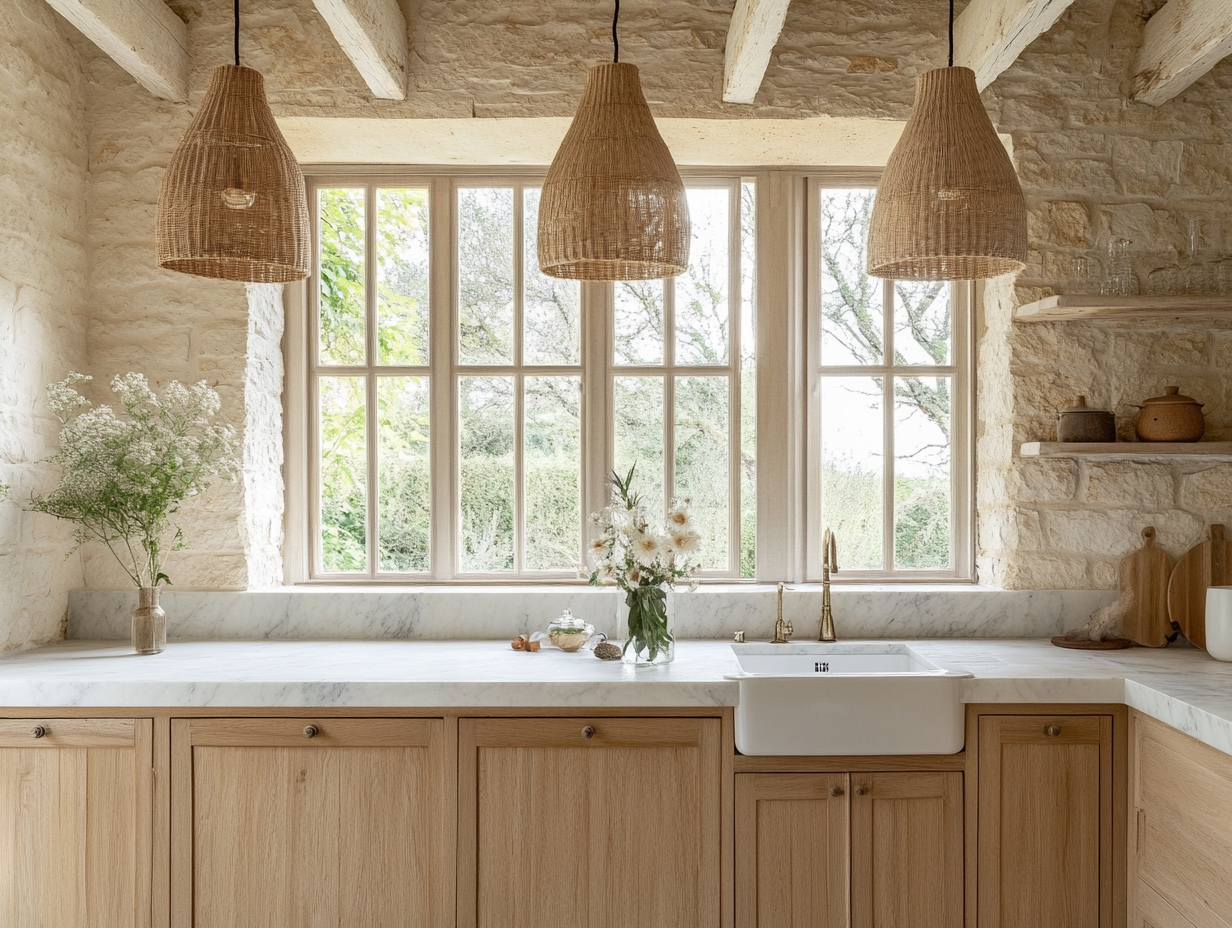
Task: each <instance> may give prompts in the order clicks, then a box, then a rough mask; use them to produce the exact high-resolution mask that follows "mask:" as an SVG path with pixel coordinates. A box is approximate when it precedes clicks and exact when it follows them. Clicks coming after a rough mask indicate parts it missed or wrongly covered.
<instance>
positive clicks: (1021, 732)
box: [977, 715, 1113, 928]
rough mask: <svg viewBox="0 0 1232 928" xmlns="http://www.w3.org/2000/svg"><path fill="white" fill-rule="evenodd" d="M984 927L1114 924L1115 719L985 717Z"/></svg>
mask: <svg viewBox="0 0 1232 928" xmlns="http://www.w3.org/2000/svg"><path fill="white" fill-rule="evenodd" d="M978 842H979V848H978V857H977V899H978V904H977V905H978V916H979V926H980V928H1040V926H1044V925H1057V926H1065V928H1110V926H1111V925H1112V919H1113V910H1112V717H1111V716H1105V715H1086V716H1048V715H1003V716H998V715H983V716H980V718H979V827H978Z"/></svg>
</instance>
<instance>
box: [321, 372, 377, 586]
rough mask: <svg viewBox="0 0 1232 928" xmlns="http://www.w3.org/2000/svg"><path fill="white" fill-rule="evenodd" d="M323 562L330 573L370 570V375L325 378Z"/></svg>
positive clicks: (322, 443)
mask: <svg viewBox="0 0 1232 928" xmlns="http://www.w3.org/2000/svg"><path fill="white" fill-rule="evenodd" d="M319 391H320V393H319V398H320V408H321V423H320V426H321V432H320V435H321V566H322V568H323V569H324V570H325V571H326V572H327V573H336V572H344V571H345V572H350V571H366V570H367V569H368V541H367V524H368V454H367V450H366V444H365V441H364V430H365V424H366V423H365V419H366V417H365V414H364V380H363V378H362V377H322V378H321V379H320V381H319Z"/></svg>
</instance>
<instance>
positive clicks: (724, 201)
mask: <svg viewBox="0 0 1232 928" xmlns="http://www.w3.org/2000/svg"><path fill="white" fill-rule="evenodd" d="M730 196H731V194H730V193H729V192H728V191H727V190H726V189H720V190H700V189H696V188H692V189H690V190H689V191H688V197H689V222H690V224H691V226H692V229H693V241H692V245H691V246H690V248H689V267H688V270H686V271H685V272H684V273H683V274H681V275H680V276H679V277H677V278H676V363H677V364H726V363H727V338H728V325H729V321H730V314H731V310H730V309H729V307H728V292H727V291H728V289H729V279H730V278H729V274H728V269H729V266H730V262H729V261H728V254H729V251H728V249H729V247H730V240H729V238H728V215H727V214H728V205H729V202H730Z"/></svg>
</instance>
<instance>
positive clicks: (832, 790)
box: [830, 786, 843, 796]
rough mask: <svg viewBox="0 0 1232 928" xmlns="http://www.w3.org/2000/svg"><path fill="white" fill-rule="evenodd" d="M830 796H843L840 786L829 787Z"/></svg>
mask: <svg viewBox="0 0 1232 928" xmlns="http://www.w3.org/2000/svg"><path fill="white" fill-rule="evenodd" d="M830 795H831V796H841V795H843V788H842V787H841V786H831V787H830Z"/></svg>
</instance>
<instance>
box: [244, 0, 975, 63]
mask: <svg viewBox="0 0 1232 928" xmlns="http://www.w3.org/2000/svg"><path fill="white" fill-rule="evenodd" d="M239 2H240V0H235V3H236V7H237V8H238V6H239ZM237 15H238V14H237ZM237 54H238V53H237ZM950 67H951V68H952V67H954V0H950Z"/></svg>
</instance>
